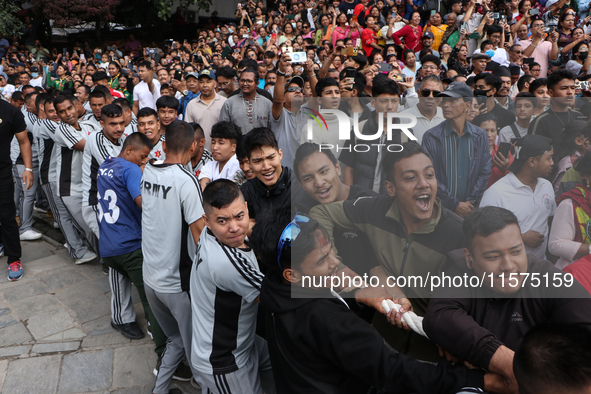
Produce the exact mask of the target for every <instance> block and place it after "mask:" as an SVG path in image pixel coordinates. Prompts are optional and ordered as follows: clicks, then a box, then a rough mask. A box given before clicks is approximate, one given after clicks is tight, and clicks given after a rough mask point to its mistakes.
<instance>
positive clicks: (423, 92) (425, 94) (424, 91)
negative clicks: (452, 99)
mask: <svg viewBox="0 0 591 394" xmlns="http://www.w3.org/2000/svg"><path fill="white" fill-rule="evenodd" d="M431 93H433V97H436V96H437V95H438V94H439V93H441V92H440V91H439V90H429V89H421V96H423V97H429V96H430V95H431Z"/></svg>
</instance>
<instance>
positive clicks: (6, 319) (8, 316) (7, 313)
mask: <svg viewBox="0 0 591 394" xmlns="http://www.w3.org/2000/svg"><path fill="white" fill-rule="evenodd" d="M17 322H18V320H16V319H15V317H14V316H13V314H12V311H11V310H10V308H2V309H0V328H2V327H6V326H9V325H11V324H14V323H17Z"/></svg>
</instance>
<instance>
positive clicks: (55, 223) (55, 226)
mask: <svg viewBox="0 0 591 394" xmlns="http://www.w3.org/2000/svg"><path fill="white" fill-rule="evenodd" d="M53 228H60V225H59V223H58V222H56V221H55V220H54V221H53Z"/></svg>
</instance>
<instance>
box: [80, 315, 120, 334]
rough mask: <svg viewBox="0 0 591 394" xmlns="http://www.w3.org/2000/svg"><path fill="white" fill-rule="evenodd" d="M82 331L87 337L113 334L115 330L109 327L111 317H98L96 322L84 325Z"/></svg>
mask: <svg viewBox="0 0 591 394" xmlns="http://www.w3.org/2000/svg"><path fill="white" fill-rule="evenodd" d="M82 329H83V330H84V332H86V333H88V335H104V334H109V333H112V332H115V329H114V328H113V327H111V315H107V316H103V317H99V318H98V319H96V320H93V321H89V322H88V323H84V324H83V325H82Z"/></svg>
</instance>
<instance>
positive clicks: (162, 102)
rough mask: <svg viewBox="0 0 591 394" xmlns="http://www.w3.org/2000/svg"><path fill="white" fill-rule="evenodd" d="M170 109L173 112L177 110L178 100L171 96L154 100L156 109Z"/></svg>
mask: <svg viewBox="0 0 591 394" xmlns="http://www.w3.org/2000/svg"><path fill="white" fill-rule="evenodd" d="M160 108H172V109H174V110H175V111H178V110H179V100H178V99H176V98H175V97H172V96H162V97H160V98H159V99H158V100H156V109H157V110H158V109H160Z"/></svg>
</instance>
